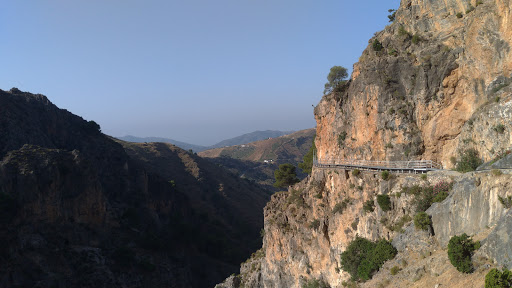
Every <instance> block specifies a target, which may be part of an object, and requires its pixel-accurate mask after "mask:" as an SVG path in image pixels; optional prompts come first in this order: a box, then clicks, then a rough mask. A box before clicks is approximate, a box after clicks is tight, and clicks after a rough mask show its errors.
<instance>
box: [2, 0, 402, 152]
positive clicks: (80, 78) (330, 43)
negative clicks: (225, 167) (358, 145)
mask: <svg viewBox="0 0 512 288" xmlns="http://www.w3.org/2000/svg"><path fill="white" fill-rule="evenodd" d="M2 4H3V5H2V9H1V10H0V35H1V36H2V44H1V45H0V55H1V60H2V61H1V63H2V69H0V88H1V89H3V90H8V89H10V88H11V87H18V88H19V89H20V90H23V91H29V92H32V93H41V94H44V95H46V96H48V98H49V99H50V100H51V101H52V102H53V103H54V104H56V105H57V106H59V107H60V108H64V109H67V110H69V111H71V112H73V113H74V114H77V115H80V116H82V117H84V118H85V119H87V120H95V121H96V122H98V123H99V124H100V125H101V127H102V130H103V132H104V133H106V134H109V135H113V136H124V135H127V134H131V135H136V136H159V137H168V138H172V139H175V140H179V141H185V142H189V143H193V144H201V145H209V144H213V143H215V142H218V141H220V140H223V139H226V138H230V137H234V136H238V135H241V134H243V133H248V132H252V131H255V130H267V129H271V130H300V129H305V128H311V127H314V126H315V121H314V117H313V107H312V105H316V104H318V102H319V101H320V98H321V96H322V91H323V85H324V83H325V82H326V76H327V74H328V72H329V69H330V67H332V66H334V65H341V66H345V67H347V68H349V70H350V71H351V70H352V65H353V64H354V63H355V62H357V59H358V58H359V56H360V55H361V52H362V51H363V49H364V48H365V47H366V46H367V45H368V39H369V38H370V37H371V36H372V35H373V33H374V32H376V31H379V30H382V29H383V28H384V26H385V25H387V24H388V19H387V17H386V16H387V15H388V12H387V10H388V9H390V8H398V6H399V4H400V1H399V0H391V1H382V0H368V1H343V0H325V1H324V0H319V1H313V0H257V1H256V0H215V1H214V0H180V1H177V0H166V1H164V0H161V1H160V0H159V1H142V0H140V1H132V0H108V1H105V0H87V1H68V0H52V1H49V0H48V1H43V0H41V1H4V3H2Z"/></svg>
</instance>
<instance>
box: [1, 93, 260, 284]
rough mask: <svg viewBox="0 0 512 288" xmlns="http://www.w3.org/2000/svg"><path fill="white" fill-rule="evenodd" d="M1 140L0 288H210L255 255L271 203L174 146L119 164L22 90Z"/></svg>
mask: <svg viewBox="0 0 512 288" xmlns="http://www.w3.org/2000/svg"><path fill="white" fill-rule="evenodd" d="M0 136H1V137H0V159H1V160H0V208H1V209H0V210H1V211H0V229H1V231H2V233H0V242H1V243H3V245H1V247H0V261H1V263H2V265H0V287H208V286H213V284H214V283H216V282H219V281H220V280H221V279H223V278H224V277H226V276H227V275H229V274H230V273H232V272H234V271H235V270H236V269H235V265H236V264H237V263H239V262H240V261H241V260H242V259H244V258H246V257H247V256H248V255H249V254H250V252H251V251H253V250H255V249H256V248H257V247H258V246H259V245H261V244H260V243H261V242H260V243H258V242H259V241H257V240H255V239H259V230H260V228H261V227H262V220H263V219H262V217H261V211H262V208H263V206H264V204H265V202H266V200H267V199H268V194H266V192H265V191H263V190H262V189H261V188H259V187H258V186H257V185H254V184H252V183H249V182H248V181H244V180H241V179H238V178H236V177H233V176H232V175H230V174H229V172H227V171H225V170H223V169H221V168H218V167H215V166H214V165H211V164H209V163H206V161H203V160H201V159H200V158H199V157H197V156H194V155H192V154H189V153H187V152H185V151H183V150H181V149H179V148H177V147H174V146H171V145H165V147H160V146H159V145H160V144H151V145H150V147H144V146H140V147H138V148H137V149H139V151H138V152H137V153H134V152H133V151H134V149H135V148H134V147H131V146H129V145H127V146H126V149H127V150H126V151H128V152H129V153H126V151H125V147H123V145H121V144H120V143H117V142H116V141H114V140H113V139H111V138H110V137H108V136H106V135H104V134H102V133H101V132H100V130H99V126H97V125H96V124H95V123H94V122H92V121H91V122H87V121H85V120H83V119H82V118H81V117H78V116H75V115H73V114H72V113H70V112H68V111H66V110H62V109H59V108H57V107H56V106H55V105H53V104H52V103H51V102H50V101H49V100H48V99H47V98H46V97H45V96H43V95H33V94H30V93H25V92H21V91H19V90H17V89H11V91H9V92H6V91H2V90H0ZM162 145H164V144H162ZM154 147H157V148H158V149H160V151H166V153H167V154H168V156H169V157H167V158H166V160H167V161H166V162H165V165H162V162H160V163H158V162H155V163H156V164H155V163H153V161H155V160H157V159H156V158H153V157H148V155H150V154H151V152H150V151H153V150H151V149H153V148H154ZM141 155H144V156H145V157H140V156H141ZM185 159H186V160H185ZM155 167H158V169H155ZM194 167H195V168H194ZM195 172H198V174H195ZM196 176H199V177H196ZM170 180H174V182H170ZM213 180H216V181H215V182H213ZM219 186H222V189H219ZM212 199H215V201H210V200H212ZM241 227H244V230H240V228H241ZM239 231H243V232H239Z"/></svg>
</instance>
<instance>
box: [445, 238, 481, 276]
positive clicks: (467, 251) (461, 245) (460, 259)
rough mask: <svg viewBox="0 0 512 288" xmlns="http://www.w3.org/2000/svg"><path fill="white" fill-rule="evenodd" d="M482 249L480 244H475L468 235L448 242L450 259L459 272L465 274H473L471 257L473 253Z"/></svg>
mask: <svg viewBox="0 0 512 288" xmlns="http://www.w3.org/2000/svg"><path fill="white" fill-rule="evenodd" d="M478 248H480V242H478V241H477V242H473V240H472V239H471V237H469V236H468V235H466V233H464V234H462V235H460V236H453V237H452V238H451V239H450V242H448V258H449V259H450V263H452V265H453V266H455V268H457V270H458V271H460V272H463V273H471V272H473V264H472V263H471V256H472V255H473V251H475V250H476V249H478Z"/></svg>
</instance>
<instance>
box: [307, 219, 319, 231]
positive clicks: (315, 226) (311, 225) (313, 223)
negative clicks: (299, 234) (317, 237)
mask: <svg viewBox="0 0 512 288" xmlns="http://www.w3.org/2000/svg"><path fill="white" fill-rule="evenodd" d="M318 227H320V221H319V220H318V219H315V220H313V221H311V223H309V228H312V229H314V230H316V229H318Z"/></svg>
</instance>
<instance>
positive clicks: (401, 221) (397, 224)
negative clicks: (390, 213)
mask: <svg viewBox="0 0 512 288" xmlns="http://www.w3.org/2000/svg"><path fill="white" fill-rule="evenodd" d="M411 220H412V218H411V216H409V214H405V215H404V216H402V218H400V219H398V221H396V222H395V224H393V225H392V226H388V229H389V230H391V231H395V232H402V230H403V229H402V227H404V225H405V224H406V223H408V222H409V221H411Z"/></svg>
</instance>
